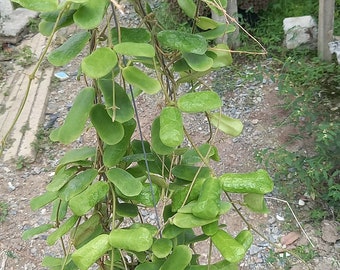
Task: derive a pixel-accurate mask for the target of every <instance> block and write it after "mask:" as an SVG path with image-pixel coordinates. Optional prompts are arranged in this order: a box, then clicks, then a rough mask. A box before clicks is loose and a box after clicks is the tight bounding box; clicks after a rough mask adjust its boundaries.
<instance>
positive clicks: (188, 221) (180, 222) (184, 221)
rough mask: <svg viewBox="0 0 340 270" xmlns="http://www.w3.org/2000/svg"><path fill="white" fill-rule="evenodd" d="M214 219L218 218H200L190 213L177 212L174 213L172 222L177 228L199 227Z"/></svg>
mask: <svg viewBox="0 0 340 270" xmlns="http://www.w3.org/2000/svg"><path fill="white" fill-rule="evenodd" d="M216 220H218V218H212V219H202V218H198V217H195V216H194V215H192V214H184V213H177V214H175V215H174V217H173V219H172V222H173V224H175V225H176V226H177V227H179V228H183V229H187V228H196V227H201V226H203V225H206V224H209V223H212V222H214V221H216Z"/></svg>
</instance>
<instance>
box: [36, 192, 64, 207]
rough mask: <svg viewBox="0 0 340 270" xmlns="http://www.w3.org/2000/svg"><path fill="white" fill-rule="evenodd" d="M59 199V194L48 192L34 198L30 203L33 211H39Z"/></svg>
mask: <svg viewBox="0 0 340 270" xmlns="http://www.w3.org/2000/svg"><path fill="white" fill-rule="evenodd" d="M57 197H58V193H57V192H50V191H46V192H45V193H43V194H42V195H39V196H37V197H34V198H33V199H32V200H31V201H30V206H31V209H32V210H33V211H35V210H38V209H39V208H41V207H43V206H45V205H47V204H49V203H50V202H53V201H54V200H55V199H56V198H57Z"/></svg>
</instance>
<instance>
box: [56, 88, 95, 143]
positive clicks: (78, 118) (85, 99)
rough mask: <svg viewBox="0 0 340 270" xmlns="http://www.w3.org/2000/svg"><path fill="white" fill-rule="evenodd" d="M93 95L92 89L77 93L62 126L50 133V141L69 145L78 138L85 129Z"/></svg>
mask: <svg viewBox="0 0 340 270" xmlns="http://www.w3.org/2000/svg"><path fill="white" fill-rule="evenodd" d="M94 95H95V91H94V88H92V87H87V88H84V89H83V90H82V91H80V92H79V94H78V95H77V97H76V99H75V100H74V102H73V105H72V107H71V109H70V111H69V112H68V114H67V116H66V119H65V122H64V124H63V125H62V126H60V127H59V128H57V129H55V130H53V131H52V132H51V134H50V139H51V140H52V141H60V142H62V143H65V144H69V143H71V142H73V141H75V140H76V139H78V138H79V136H80V135H81V134H82V132H83V130H84V128H85V124H86V121H87V119H88V116H89V112H90V110H91V107H92V104H93V101H94Z"/></svg>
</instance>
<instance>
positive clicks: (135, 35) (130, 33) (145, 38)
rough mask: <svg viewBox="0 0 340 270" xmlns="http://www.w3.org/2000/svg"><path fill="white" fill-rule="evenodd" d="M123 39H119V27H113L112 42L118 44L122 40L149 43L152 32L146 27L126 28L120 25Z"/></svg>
mask: <svg viewBox="0 0 340 270" xmlns="http://www.w3.org/2000/svg"><path fill="white" fill-rule="evenodd" d="M119 32H120V34H121V41H119V40H118V31H117V28H112V30H111V34H112V43H113V44H118V43H120V42H135V43H148V42H149V41H150V40H151V34H150V32H149V31H148V30H146V29H145V28H126V27H120V28H119Z"/></svg>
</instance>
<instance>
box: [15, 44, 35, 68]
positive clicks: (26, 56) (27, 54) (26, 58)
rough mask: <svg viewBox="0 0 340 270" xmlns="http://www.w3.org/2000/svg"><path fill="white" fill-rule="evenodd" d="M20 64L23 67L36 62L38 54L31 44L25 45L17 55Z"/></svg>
mask: <svg viewBox="0 0 340 270" xmlns="http://www.w3.org/2000/svg"><path fill="white" fill-rule="evenodd" d="M17 61H18V64H19V65H20V66H22V67H27V66H30V65H32V64H33V63H35V61H36V56H35V54H34V53H33V52H32V49H31V47H30V46H24V47H23V48H22V50H21V51H20V52H19V54H18V56H17Z"/></svg>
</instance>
